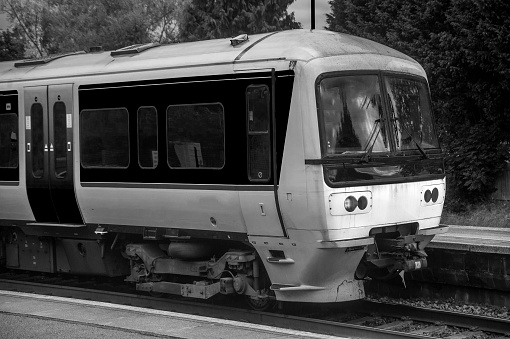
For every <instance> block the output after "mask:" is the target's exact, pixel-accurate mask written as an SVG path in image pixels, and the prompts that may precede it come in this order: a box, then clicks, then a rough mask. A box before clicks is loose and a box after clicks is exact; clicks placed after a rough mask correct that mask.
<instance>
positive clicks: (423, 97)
mask: <svg viewBox="0 0 510 339" xmlns="http://www.w3.org/2000/svg"><path fill="white" fill-rule="evenodd" d="M385 84H386V91H387V98H388V102H389V108H390V116H391V121H392V125H393V129H394V133H395V135H396V146H397V149H398V150H408V149H417V145H416V144H418V145H420V147H421V148H424V149H427V148H439V143H438V140H437V137H436V133H435V131H434V124H433V122H432V113H431V111H432V110H431V105H430V100H429V90H428V87H427V84H426V83H425V82H421V81H416V80H413V79H407V78H396V77H391V78H390V77H385Z"/></svg>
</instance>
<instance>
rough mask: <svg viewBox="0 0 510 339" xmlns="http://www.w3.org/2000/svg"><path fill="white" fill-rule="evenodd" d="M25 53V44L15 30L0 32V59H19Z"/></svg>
mask: <svg viewBox="0 0 510 339" xmlns="http://www.w3.org/2000/svg"><path fill="white" fill-rule="evenodd" d="M24 55H25V46H24V43H23V41H22V40H21V39H20V37H19V34H18V33H17V32H16V31H2V32H1V33H0V61H8V60H19V59H22V58H23V57H24Z"/></svg>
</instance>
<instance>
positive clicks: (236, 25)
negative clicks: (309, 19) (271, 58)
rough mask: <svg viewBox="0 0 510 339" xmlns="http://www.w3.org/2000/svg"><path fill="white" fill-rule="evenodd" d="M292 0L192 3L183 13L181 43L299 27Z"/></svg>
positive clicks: (233, 0) (203, 1)
mask: <svg viewBox="0 0 510 339" xmlns="http://www.w3.org/2000/svg"><path fill="white" fill-rule="evenodd" d="M293 2H294V0H206V1H205V0H191V1H190V2H189V3H188V4H187V5H186V7H185V9H184V11H183V20H182V21H181V25H180V26H179V40H180V41H194V40H205V39H215V38H226V37H233V36H236V35H238V34H241V33H249V34H255V33H265V32H272V31H277V30H283V29H293V28H300V27H301V25H300V24H299V23H297V22H296V21H295V18H294V13H291V14H289V13H287V8H288V6H289V5H290V4H291V3H293Z"/></svg>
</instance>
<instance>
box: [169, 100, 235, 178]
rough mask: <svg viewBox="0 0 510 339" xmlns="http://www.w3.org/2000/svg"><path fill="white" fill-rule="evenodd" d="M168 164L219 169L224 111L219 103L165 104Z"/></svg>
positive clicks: (223, 129) (223, 149) (223, 141)
mask: <svg viewBox="0 0 510 339" xmlns="http://www.w3.org/2000/svg"><path fill="white" fill-rule="evenodd" d="M166 121H167V123H166V130H167V142H168V158H167V159H168V165H169V166H170V167H171V168H208V169H221V168H223V166H224V165H225V114H224V110H223V105H221V104H220V103H212V104H196V105H176V106H168V108H167V110H166Z"/></svg>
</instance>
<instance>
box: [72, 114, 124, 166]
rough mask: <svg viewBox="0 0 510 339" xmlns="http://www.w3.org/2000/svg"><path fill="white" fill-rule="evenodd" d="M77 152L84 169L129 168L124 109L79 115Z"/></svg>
mask: <svg viewBox="0 0 510 339" xmlns="http://www.w3.org/2000/svg"><path fill="white" fill-rule="evenodd" d="M80 152H81V165H82V166H83V167H84V168H127V167H128V166H129V122H128V111H127V109H125V108H108V109H94V110H87V109H86V110H83V111H81V112H80Z"/></svg>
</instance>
